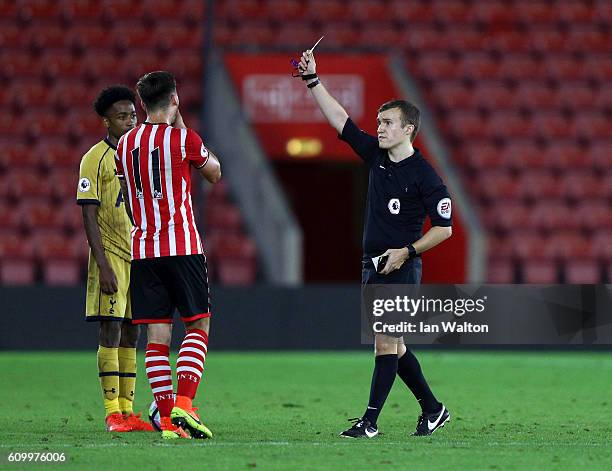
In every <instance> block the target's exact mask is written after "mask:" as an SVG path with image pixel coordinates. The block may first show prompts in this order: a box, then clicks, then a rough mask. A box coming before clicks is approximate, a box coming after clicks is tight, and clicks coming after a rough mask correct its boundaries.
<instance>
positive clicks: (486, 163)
mask: <svg viewBox="0 0 612 471" xmlns="http://www.w3.org/2000/svg"><path fill="white" fill-rule="evenodd" d="M465 154H466V159H465V162H466V163H467V165H468V166H469V167H470V168H472V169H474V170H481V169H494V168H497V167H500V166H502V164H503V160H502V156H501V153H500V151H499V148H498V147H497V146H496V145H495V144H493V143H491V142H488V141H485V142H479V141H475V142H474V143H473V144H469V143H468V147H467V149H466V150H465Z"/></svg>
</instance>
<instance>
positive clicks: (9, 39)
mask: <svg viewBox="0 0 612 471" xmlns="http://www.w3.org/2000/svg"><path fill="white" fill-rule="evenodd" d="M2 3H9V2H2ZM0 18H1V19H2V20H3V19H4V18H8V16H4V15H0ZM26 35H27V31H25V30H24V29H23V27H21V26H20V25H17V24H15V23H13V22H11V21H2V22H1V23H0V47H2V48H18V47H23V45H24V44H26Z"/></svg>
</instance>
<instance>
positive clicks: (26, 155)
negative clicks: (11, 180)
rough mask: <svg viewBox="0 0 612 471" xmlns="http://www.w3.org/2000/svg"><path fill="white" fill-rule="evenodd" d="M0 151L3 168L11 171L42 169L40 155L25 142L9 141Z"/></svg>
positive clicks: (0, 163) (0, 165) (0, 162)
mask: <svg viewBox="0 0 612 471" xmlns="http://www.w3.org/2000/svg"><path fill="white" fill-rule="evenodd" d="M0 149H2V150H1V151H0V167H1V168H5V169H7V170H10V171H12V170H14V169H21V168H23V169H27V170H28V171H36V170H38V169H40V168H41V167H42V165H41V158H40V155H38V154H37V153H36V151H35V149H34V148H33V147H32V146H29V145H27V144H26V143H25V142H23V141H8V142H7V143H6V144H3V145H2V146H1V147H0ZM7 184H8V182H7Z"/></svg>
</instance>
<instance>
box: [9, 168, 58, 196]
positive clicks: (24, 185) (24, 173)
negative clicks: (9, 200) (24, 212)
mask: <svg viewBox="0 0 612 471" xmlns="http://www.w3.org/2000/svg"><path fill="white" fill-rule="evenodd" d="M39 170H40V169H39V168H29V169H26V168H20V169H15V170H13V171H11V176H10V180H9V181H8V182H7V183H8V187H9V190H8V193H9V195H10V196H11V197H13V198H15V199H17V200H21V199H22V198H24V197H25V198H30V197H32V198H41V199H42V198H49V196H50V193H51V182H49V179H48V177H47V176H46V175H44V174H41V173H40V171H39Z"/></svg>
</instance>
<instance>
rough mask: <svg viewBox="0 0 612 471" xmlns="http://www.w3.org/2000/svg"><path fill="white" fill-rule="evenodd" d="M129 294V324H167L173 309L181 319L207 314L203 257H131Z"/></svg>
mask: <svg viewBox="0 0 612 471" xmlns="http://www.w3.org/2000/svg"><path fill="white" fill-rule="evenodd" d="M130 294H131V301H132V323H133V324H157V323H168V324H171V323H172V320H173V317H174V311H175V310H177V309H178V311H179V314H180V316H181V320H182V321H183V322H193V321H195V320H198V319H202V318H204V317H210V311H211V305H210V295H209V291H208V267H207V263H206V257H205V256H204V255H202V254H199V255H178V256H173V257H158V258H145V259H142V260H132V265H131V273H130Z"/></svg>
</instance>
